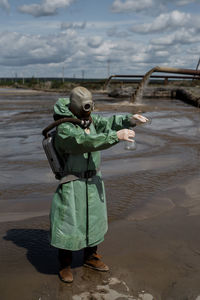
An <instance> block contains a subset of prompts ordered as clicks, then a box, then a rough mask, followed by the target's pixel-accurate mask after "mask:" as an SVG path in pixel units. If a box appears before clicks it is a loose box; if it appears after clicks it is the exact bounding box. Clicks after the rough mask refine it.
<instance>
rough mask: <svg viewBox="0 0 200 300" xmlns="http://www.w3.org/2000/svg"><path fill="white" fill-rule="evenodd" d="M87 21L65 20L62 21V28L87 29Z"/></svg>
mask: <svg viewBox="0 0 200 300" xmlns="http://www.w3.org/2000/svg"><path fill="white" fill-rule="evenodd" d="M85 27H86V22H82V23H70V22H63V23H61V26H60V28H61V30H68V29H85Z"/></svg>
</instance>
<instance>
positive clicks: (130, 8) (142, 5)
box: [111, 0, 154, 13]
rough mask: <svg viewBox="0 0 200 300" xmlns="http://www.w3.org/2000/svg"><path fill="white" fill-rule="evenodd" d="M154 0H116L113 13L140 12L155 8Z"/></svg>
mask: <svg viewBox="0 0 200 300" xmlns="http://www.w3.org/2000/svg"><path fill="white" fill-rule="evenodd" d="M153 4H154V0H140V1H138V0H125V1H122V0H114V2H113V4H112V7H111V11H112V12H114V13H128V12H139V11H143V10H146V9H149V8H151V7H152V6H153Z"/></svg>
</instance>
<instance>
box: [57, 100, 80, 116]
mask: <svg viewBox="0 0 200 300" xmlns="http://www.w3.org/2000/svg"><path fill="white" fill-rule="evenodd" d="M69 103H70V100H69V98H59V99H58V101H57V102H56V103H55V105H54V119H58V118H59V117H63V118H64V117H71V118H76V117H75V115H74V114H73V113H72V112H71V110H70V109H69Z"/></svg>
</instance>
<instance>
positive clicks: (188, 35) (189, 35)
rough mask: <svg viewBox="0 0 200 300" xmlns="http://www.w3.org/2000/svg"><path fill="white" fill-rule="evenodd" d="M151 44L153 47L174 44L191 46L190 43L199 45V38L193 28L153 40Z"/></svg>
mask: <svg viewBox="0 0 200 300" xmlns="http://www.w3.org/2000/svg"><path fill="white" fill-rule="evenodd" d="M151 42H152V44H155V45H165V46H171V45H176V44H181V45H191V44H192V43H199V42H200V36H199V35H198V34H197V30H196V29H194V28H191V29H188V30H186V29H184V28H183V29H181V30H178V31H175V32H173V33H172V34H169V35H166V36H163V37H159V38H157V39H153V40H152V41H151Z"/></svg>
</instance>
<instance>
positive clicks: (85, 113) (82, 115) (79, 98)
mask: <svg viewBox="0 0 200 300" xmlns="http://www.w3.org/2000/svg"><path fill="white" fill-rule="evenodd" d="M69 108H70V110H71V112H72V113H73V114H74V115H75V116H76V117H77V118H79V119H80V120H88V119H89V117H90V114H91V111H92V110H93V108H94V103H93V101H92V94H91V93H90V91H88V90H87V89H86V88H84V87H82V86H78V87H76V88H74V89H73V90H72V91H71V94H70V106H69Z"/></svg>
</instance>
